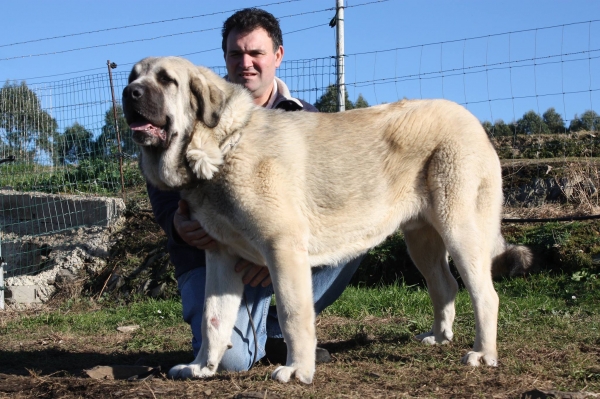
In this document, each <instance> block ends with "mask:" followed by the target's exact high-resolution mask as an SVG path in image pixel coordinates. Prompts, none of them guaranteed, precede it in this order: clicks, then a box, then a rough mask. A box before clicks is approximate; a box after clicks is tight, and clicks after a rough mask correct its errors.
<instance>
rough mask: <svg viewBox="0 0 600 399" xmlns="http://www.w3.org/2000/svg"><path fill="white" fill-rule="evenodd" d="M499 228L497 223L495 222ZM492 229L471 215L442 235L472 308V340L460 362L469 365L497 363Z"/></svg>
mask: <svg viewBox="0 0 600 399" xmlns="http://www.w3.org/2000/svg"><path fill="white" fill-rule="evenodd" d="M498 228H499V226H498ZM494 230H495V229H493V228H492V227H491V226H488V225H486V223H485V222H484V223H478V222H477V220H475V218H473V219H471V220H463V221H460V222H458V223H456V224H455V225H454V226H453V227H452V228H451V230H450V231H449V233H448V236H447V237H446V238H445V242H446V243H447V248H448V252H449V253H450V256H452V259H453V260H454V264H455V265H456V268H457V269H458V272H459V273H460V276H461V278H462V281H463V282H464V283H465V287H466V288H467V290H468V291H469V295H470V297H471V302H472V305H473V310H474V312H475V343H474V345H473V350H472V351H470V352H468V353H467V354H466V355H465V356H464V357H463V358H462V362H463V363H465V364H469V365H471V366H479V365H480V364H481V363H484V364H487V365H488V366H497V365H498V360H497V359H498V353H497V351H496V335H497V329H498V327H497V326H498V305H499V300H498V294H496V291H495V290H494V285H493V283H492V275H491V268H492V264H491V263H492V251H491V245H492V242H491V241H492V240H491V239H490V236H492V235H493V234H495V231H494Z"/></svg>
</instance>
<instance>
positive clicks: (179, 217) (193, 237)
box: [173, 200, 217, 249]
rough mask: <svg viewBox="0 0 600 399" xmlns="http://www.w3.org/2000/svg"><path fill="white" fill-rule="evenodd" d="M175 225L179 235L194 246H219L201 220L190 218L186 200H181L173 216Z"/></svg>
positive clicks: (202, 247)
mask: <svg viewBox="0 0 600 399" xmlns="http://www.w3.org/2000/svg"><path fill="white" fill-rule="evenodd" d="M173 227H175V231H177V234H179V237H181V239H182V240H183V241H184V242H185V243H186V244H188V245H190V246H192V247H196V248H198V249H214V248H216V246H217V242H216V241H215V240H214V239H213V238H212V237H211V236H209V235H208V233H207V232H206V231H205V230H204V229H203V228H202V226H201V225H200V222H198V221H197V220H193V219H190V208H189V205H188V203H187V202H186V201H184V200H179V207H178V208H177V211H176V212H175V215H174V216H173Z"/></svg>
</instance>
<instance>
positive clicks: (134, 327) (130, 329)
mask: <svg viewBox="0 0 600 399" xmlns="http://www.w3.org/2000/svg"><path fill="white" fill-rule="evenodd" d="M139 328H140V326H139V325H137V324H132V325H130V326H121V327H117V331H119V332H122V333H132V332H134V331H135V330H138V329H139Z"/></svg>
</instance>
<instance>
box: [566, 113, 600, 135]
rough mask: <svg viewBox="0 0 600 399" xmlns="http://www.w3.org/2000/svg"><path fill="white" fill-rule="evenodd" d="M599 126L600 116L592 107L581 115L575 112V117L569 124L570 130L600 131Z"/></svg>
mask: <svg viewBox="0 0 600 399" xmlns="http://www.w3.org/2000/svg"><path fill="white" fill-rule="evenodd" d="M599 128H600V116H598V114H597V113H596V111H592V110H591V109H590V110H587V111H585V112H584V113H583V114H581V117H578V116H577V114H575V117H574V118H573V120H572V121H571V123H570V124H569V130H570V131H571V132H579V131H582V130H583V131H588V132H593V131H598V129H599Z"/></svg>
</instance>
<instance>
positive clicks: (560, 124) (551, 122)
mask: <svg viewBox="0 0 600 399" xmlns="http://www.w3.org/2000/svg"><path fill="white" fill-rule="evenodd" d="M542 118H543V120H544V123H545V124H546V126H548V130H550V132H552V133H564V132H565V122H564V120H563V118H562V116H561V115H560V114H559V113H558V112H556V110H555V109H554V107H550V108H548V109H547V110H546V112H544V114H543V115H542Z"/></svg>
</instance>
